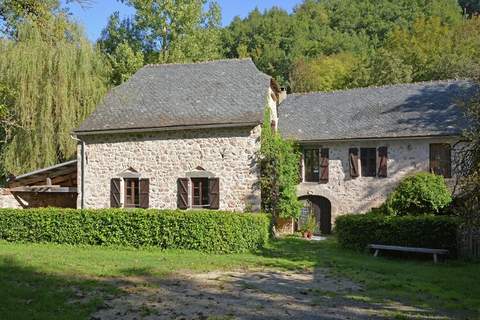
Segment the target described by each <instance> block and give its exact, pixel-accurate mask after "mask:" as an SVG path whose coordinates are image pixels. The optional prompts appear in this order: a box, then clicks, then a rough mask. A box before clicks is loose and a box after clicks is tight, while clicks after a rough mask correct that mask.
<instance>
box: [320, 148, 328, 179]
mask: <svg viewBox="0 0 480 320" xmlns="http://www.w3.org/2000/svg"><path fill="white" fill-rule="evenodd" d="M329 158H330V150H329V149H328V148H322V150H321V151H320V183H328V171H329V168H328V164H329Z"/></svg>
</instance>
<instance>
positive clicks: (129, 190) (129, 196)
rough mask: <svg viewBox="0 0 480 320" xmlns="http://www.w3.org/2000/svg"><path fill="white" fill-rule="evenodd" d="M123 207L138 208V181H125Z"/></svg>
mask: <svg viewBox="0 0 480 320" xmlns="http://www.w3.org/2000/svg"><path fill="white" fill-rule="evenodd" d="M124 183H125V207H127V208H138V207H140V192H139V191H140V190H139V180H138V179H125V180H124Z"/></svg>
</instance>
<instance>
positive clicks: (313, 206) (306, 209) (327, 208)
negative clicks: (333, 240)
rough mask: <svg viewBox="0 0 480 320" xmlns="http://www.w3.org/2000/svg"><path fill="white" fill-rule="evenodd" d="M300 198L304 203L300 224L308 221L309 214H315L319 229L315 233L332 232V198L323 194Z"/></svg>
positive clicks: (324, 233)
mask: <svg viewBox="0 0 480 320" xmlns="http://www.w3.org/2000/svg"><path fill="white" fill-rule="evenodd" d="M299 200H300V201H301V202H302V203H303V208H302V213H301V216H300V218H299V221H298V224H299V225H301V224H302V223H303V222H304V221H306V219H307V217H308V215H309V214H313V215H315V218H316V220H317V230H315V233H319V234H322V235H326V234H330V233H332V204H331V203H330V200H328V199H327V198H325V197H321V196H304V197H300V198H299Z"/></svg>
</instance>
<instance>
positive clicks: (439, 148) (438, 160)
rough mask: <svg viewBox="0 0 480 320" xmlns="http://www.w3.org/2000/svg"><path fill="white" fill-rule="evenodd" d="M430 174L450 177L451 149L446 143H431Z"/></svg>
mask: <svg viewBox="0 0 480 320" xmlns="http://www.w3.org/2000/svg"><path fill="white" fill-rule="evenodd" d="M430 172H432V173H435V174H438V175H441V176H444V177H445V178H451V177H452V149H451V146H450V144H448V143H432V144H431V145H430Z"/></svg>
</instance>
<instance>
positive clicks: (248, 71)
mask: <svg viewBox="0 0 480 320" xmlns="http://www.w3.org/2000/svg"><path fill="white" fill-rule="evenodd" d="M270 80H271V77H269V76H267V75H265V74H263V73H261V72H260V71H259V70H258V69H257V68H256V67H255V65H254V64H253V62H252V61H251V60H250V59H238V60H219V61H211V62H203V63H194V64H165V65H150V66H145V67H144V68H142V69H140V70H139V71H138V72H137V73H136V74H135V75H133V77H132V78H131V79H130V80H129V81H127V82H125V83H123V84H122V85H120V86H118V87H116V88H114V89H112V90H111V91H110V92H109V93H108V94H107V96H106V97H105V99H104V100H103V102H102V103H100V104H99V106H98V107H97V109H96V110H95V111H94V112H93V113H92V114H91V115H90V116H89V117H88V118H87V119H86V120H85V121H84V122H83V123H82V124H81V125H80V127H79V128H78V129H77V130H75V132H77V133H82V132H89V131H104V130H123V129H144V128H161V127H172V126H173V127H176V126H192V125H209V124H215V125H222V124H239V123H261V122H262V120H263V111H264V108H265V105H266V98H267V95H268V88H269V87H270Z"/></svg>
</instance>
